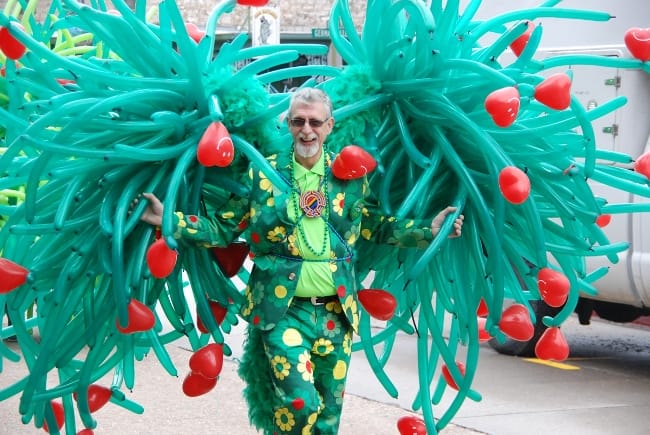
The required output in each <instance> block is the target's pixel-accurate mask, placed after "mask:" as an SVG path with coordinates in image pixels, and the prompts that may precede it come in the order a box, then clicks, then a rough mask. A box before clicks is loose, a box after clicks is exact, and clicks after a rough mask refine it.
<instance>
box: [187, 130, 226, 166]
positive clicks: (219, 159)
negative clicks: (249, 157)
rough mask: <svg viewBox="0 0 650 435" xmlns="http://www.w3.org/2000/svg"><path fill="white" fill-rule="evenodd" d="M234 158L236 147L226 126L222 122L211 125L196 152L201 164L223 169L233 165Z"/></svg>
mask: <svg viewBox="0 0 650 435" xmlns="http://www.w3.org/2000/svg"><path fill="white" fill-rule="evenodd" d="M234 157H235V146H234V145H233V143H232V139H231V138H230V134H229V133H228V129H226V126H225V125H223V124H222V123H220V122H213V123H211V124H210V125H209V126H208V128H207V129H206V130H205V132H204V133H203V136H201V140H199V145H198V148H197V150H196V158H197V159H198V161H199V163H201V164H202V165H203V166H219V167H222V168H223V167H226V166H228V165H229V164H231V163H232V160H233V158H234Z"/></svg>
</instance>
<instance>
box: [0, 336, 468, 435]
mask: <svg viewBox="0 0 650 435" xmlns="http://www.w3.org/2000/svg"><path fill="white" fill-rule="evenodd" d="M9 346H10V348H11V349H13V350H17V349H18V346H17V344H15V343H10V344H9ZM167 350H168V352H169V354H170V356H171V358H172V360H173V362H174V364H175V366H176V369H177V370H178V376H177V377H174V376H171V375H169V374H168V373H167V372H166V371H165V370H164V369H163V367H162V366H161V364H160V363H159V362H158V360H157V359H156V357H155V355H154V354H153V352H152V353H150V354H149V356H147V357H146V358H145V359H144V360H142V361H140V362H138V363H136V377H135V387H134V390H133V392H128V391H127V390H126V389H125V388H123V391H124V392H125V393H127V398H128V399H129V400H132V401H135V402H137V403H139V404H140V405H142V406H143V407H144V409H145V411H144V413H143V414H142V415H137V414H134V413H132V412H130V411H127V410H125V409H123V408H121V407H120V406H117V405H115V404H113V403H111V402H109V403H108V404H107V405H106V406H105V407H104V408H102V409H100V410H99V411H97V412H96V413H94V414H93V416H94V417H95V418H96V419H97V422H98V425H97V428H96V429H95V434H97V435H101V434H111V435H113V434H116V435H117V434H120V435H122V434H138V435H143V434H151V435H153V434H156V435H161V434H175V435H178V434H203V433H210V434H228V435H248V434H251V435H255V434H257V432H256V431H255V430H253V429H252V428H251V427H250V426H249V425H248V417H247V411H246V403H245V401H244V399H243V397H242V394H241V392H242V388H243V383H242V381H241V380H240V379H239V377H238V375H237V373H236V370H237V363H236V360H234V359H233V358H226V359H225V360H224V367H223V371H222V373H221V376H220V378H219V382H218V383H217V386H216V387H215V388H214V389H213V390H212V391H210V392H209V393H207V394H206V395H203V396H199V397H187V396H186V395H185V394H184V393H183V391H182V383H183V379H184V378H185V375H186V374H187V373H188V372H189V367H188V360H189V357H190V356H191V350H190V349H189V346H188V345H186V344H185V343H183V342H182V341H180V340H179V341H178V342H174V343H171V344H170V345H168V346H167ZM233 355H236V350H235V349H233ZM355 358H360V359H362V358H363V356H362V355H357V354H356V353H355V354H353V356H352V365H353V366H354V364H355ZM25 372H26V371H25V368H24V367H23V365H22V361H21V362H20V363H12V362H10V361H6V360H5V361H3V368H2V372H1V373H0V389H3V388H5V387H7V386H8V385H11V384H13V383H14V382H15V381H17V380H19V379H20V378H21V377H22V376H24V374H25ZM111 381H112V375H110V376H109V375H107V376H106V377H105V378H104V379H102V380H100V381H98V382H97V383H98V384H100V385H103V386H110V385H111ZM356 381H359V379H356ZM57 384H58V382H57ZM18 402H19V398H18V397H12V398H10V399H8V400H5V401H4V402H0V421H1V422H2V423H1V424H0V434H2V435H19V434H39V433H44V432H43V431H42V430H41V429H36V428H35V427H34V425H33V422H30V423H28V424H27V425H24V424H22V422H21V416H20V415H19V414H18ZM411 414H413V413H412V412H410V411H409V410H405V409H402V408H400V407H399V406H396V405H393V404H386V403H382V402H379V401H374V400H369V399H366V398H363V397H360V396H355V395H353V394H350V393H348V394H347V395H346V397H345V403H344V407H343V415H342V420H341V427H340V431H339V434H340V435H361V434H363V435H383V434H386V435H398V434H399V432H398V430H397V420H398V419H399V418H401V417H403V416H406V415H411ZM65 429H66V428H65V426H64V427H63V429H62V433H66V432H65ZM81 429H83V426H82V425H81V424H80V423H78V425H77V428H76V432H78V431H80V430H81ZM441 433H443V434H444V435H460V434H478V433H479V432H476V431H473V430H470V429H465V428H462V427H459V426H455V425H448V426H447V427H446V428H445V429H444V430H443V431H442V432H441Z"/></svg>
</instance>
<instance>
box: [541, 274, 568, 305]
mask: <svg viewBox="0 0 650 435" xmlns="http://www.w3.org/2000/svg"><path fill="white" fill-rule="evenodd" d="M537 287H538V288H539V294H540V295H541V296H542V299H543V300H544V302H546V303H547V304H548V305H549V306H551V307H561V306H562V305H564V303H565V302H566V299H567V296H568V295H569V288H570V287H571V283H570V282H569V278H567V277H566V276H565V275H564V274H562V273H560V272H558V271H556V270H553V269H550V268H548V267H543V268H541V269H540V270H539V272H537Z"/></svg>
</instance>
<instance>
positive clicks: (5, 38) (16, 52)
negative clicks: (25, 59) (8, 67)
mask: <svg viewBox="0 0 650 435" xmlns="http://www.w3.org/2000/svg"><path fill="white" fill-rule="evenodd" d="M13 25H14V26H17V27H19V28H21V29H22V28H23V26H21V25H20V24H18V23H14V24H13ZM0 50H1V51H2V52H3V53H4V54H5V56H7V57H8V58H9V59H13V60H16V59H20V58H21V57H22V56H23V54H25V50H26V49H25V46H24V45H23V43H22V42H20V41H18V40H17V39H16V38H15V37H14V36H13V35H12V34H11V32H10V31H9V29H8V28H6V27H0Z"/></svg>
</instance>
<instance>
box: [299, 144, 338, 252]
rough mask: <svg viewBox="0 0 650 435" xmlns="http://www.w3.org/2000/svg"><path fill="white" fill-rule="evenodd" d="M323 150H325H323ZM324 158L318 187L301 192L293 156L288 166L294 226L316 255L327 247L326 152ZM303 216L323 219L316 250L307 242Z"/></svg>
mask: <svg viewBox="0 0 650 435" xmlns="http://www.w3.org/2000/svg"><path fill="white" fill-rule="evenodd" d="M323 152H325V151H324V150H323ZM325 158H326V160H327V162H326V170H325V175H323V176H321V177H320V181H319V182H318V188H317V189H316V190H307V191H305V192H303V191H302V190H301V189H300V186H299V185H298V181H297V180H296V179H295V176H294V160H295V158H294V157H292V159H291V168H290V171H291V173H290V177H291V184H292V186H293V188H292V191H293V192H294V195H292V200H291V202H292V204H293V209H294V213H295V216H298V218H297V219H296V226H295V228H297V229H298V232H299V233H300V236H301V240H302V241H304V242H305V243H304V244H305V245H306V247H307V249H308V250H309V251H310V252H311V253H312V254H313V255H315V256H316V257H321V256H323V255H324V254H325V252H326V251H327V250H328V248H329V231H327V228H328V224H327V220H328V217H329V207H328V204H329V192H328V186H327V175H328V171H329V168H330V160H329V156H328V155H327V153H325ZM296 196H298V199H296ZM301 211H302V213H301ZM305 217H307V218H308V219H314V218H318V217H320V218H321V219H322V220H323V238H322V245H321V247H320V249H319V250H316V248H315V247H314V246H312V244H311V243H309V239H308V238H307V233H306V232H305V229H304V227H303V222H302V220H303V218H305Z"/></svg>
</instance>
